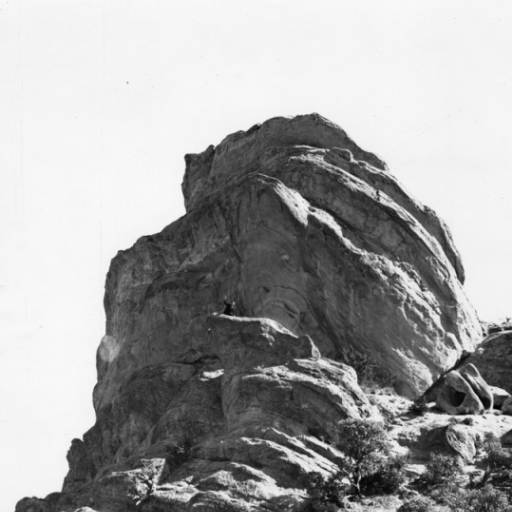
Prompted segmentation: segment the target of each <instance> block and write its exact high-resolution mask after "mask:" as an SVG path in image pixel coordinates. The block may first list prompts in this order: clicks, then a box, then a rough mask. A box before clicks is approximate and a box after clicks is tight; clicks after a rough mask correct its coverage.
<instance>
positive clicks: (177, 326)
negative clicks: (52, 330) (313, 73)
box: [20, 114, 481, 512]
mask: <svg viewBox="0 0 512 512" xmlns="http://www.w3.org/2000/svg"><path fill="white" fill-rule="evenodd" d="M186 162H187V169H186V172H185V178H184V182H183V191H184V195H185V203H186V206H187V214H186V215H185V216H184V217H182V218H181V219H179V220H177V221H176V222H174V223H173V224H171V225H170V226H168V227H167V228H165V229H164V230H163V231H162V232H160V233H158V234H156V235H153V236H147V237H143V238H141V239H140V240H138V241H137V242H136V243H135V245H134V246H133V247H132V248H130V249H128V250H126V251H121V252H120V253H118V255H117V256H116V258H114V260H113V261H112V264H111V267H110V270H109V273H108V276H107V283H106V291H105V310H106V316H107V328H106V335H105V336H104V338H103V340H102V342H101V344H100V347H99V349H98V354H97V368H98V383H97V385H96V387H95V390H94V397H93V399H94V406H95V410H96V415H97V421H96V424H95V425H94V426H93V427H92V429H90V430H89V431H88V432H87V433H86V434H85V435H84V437H83V439H82V440H74V441H73V443H72V446H71V449H70V451H69V454H68V460H69V463H70V471H69V474H68V476H67V477H66V480H65V483H64V488H63V493H62V494H61V495H60V496H59V497H58V500H59V505H58V506H59V507H60V508H59V510H66V511H68V510H69V511H71V510H75V508H76V507H78V506H91V507H93V508H95V509H98V510H100V511H102V512H103V511H107V512H110V511H114V512H117V511H121V510H123V511H125V510H132V509H136V510H147V511H157V510H171V511H172V510H179V511H186V510H205V511H206V510H230V511H241V510H261V507H262V506H265V507H266V510H270V511H271V510H279V511H281V510H283V508H286V507H291V508H293V507H294V506H295V505H296V504H299V503H300V502H301V501H302V500H303V499H304V496H305V494H304V480H305V478H307V475H308V474H310V473H311V472H320V473H323V474H326V475H327V474H329V473H332V472H333V471H335V470H336V467H337V464H338V463H339V461H340V460H341V459H340V457H341V456H342V454H340V453H339V452H337V451H336V450H334V449H333V448H332V446H331V444H330V443H335V442H336V441H340V440H338V439H337V438H336V431H337V429H336V426H337V424H338V422H339V421H341V420H343V419H344V418H347V417H377V416H378V414H377V413H376V411H375V410H374V409H373V407H372V406H371V405H370V404H369V402H368V399H367V398H366V396H365V394H364V393H363V392H362V391H361V389H360V388H359V386H358V383H357V377H356V372H355V371H354V369H353V368H352V367H351V366H349V365H352V366H354V367H355V368H356V369H357V370H358V372H359V376H360V377H361V378H362V379H363V380H365V381H366V380H372V381H376V382H378V383H380V384H386V385H394V386H395V387H396V388H397V389H398V390H400V391H401V392H402V393H404V394H406V395H408V396H418V395H419V394H421V393H422V392H423V391H425V389H427V388H428V387H429V386H430V385H431V384H432V382H433V381H434V380H436V379H437V377H438V376H439V375H440V374H442V373H443V372H444V371H445V370H447V369H449V368H451V367H452V366H453V364H454V363H455V361H456V360H457V359H458V358H459V356H460V354H461V353H462V351H463V350H471V349H472V348H473V347H474V345H475V343H476V342H477V341H479V338H480V335H481V328H480V324H479V321H478V319H477V317H476V314H475V312H474V310H473V308H472V307H471V305H470V304H469V302H468V301H467V299H466V297H465V295H464V292H463V290H462V283H463V280H464V271H463V267H462V264H461V262H460V258H459V255H458V253H457V251H456V249H455V247H454V245H453V242H452V239H451V237H450V234H449V232H448V230H447V229H446V227H445V225H444V224H443V223H442V222H441V221H440V220H439V219H438V218H437V216H436V215H435V214H434V213H433V212H432V211H431V210H430V209H428V208H426V207H424V206H423V205H420V204H419V203H417V202H416V201H414V200H413V199H412V198H411V197H410V196H408V195H407V194H406V193H405V191H404V190H403V189H402V187H401V186H400V185H399V183H398V182H397V181H396V179H395V178H394V177H393V176H392V175H391V174H390V173H389V172H388V171H387V169H386V167H385V165H384V164H383V162H382V161H381V160H380V159H379V158H378V157H376V156H375V155H373V154H371V153H368V152H366V151H364V150H362V149H361V148H359V147H358V146H357V145H356V144H355V143H354V142H353V141H351V140H350V139H349V138H348V136H347V135H346V133H345V132H344V131H343V130H341V129H340V128H339V127H337V126H336V125H334V124H333V123H330V122H329V121H327V120H325V119H324V118H322V117H321V116H318V115H316V114H313V115H308V116H298V117H295V118H292V119H287V118H275V119H271V120H269V121H267V122H265V123H263V124H262V125H261V126H255V127H253V128H251V129H250V130H249V131H247V132H238V133H236V134H233V135H230V136H228V137H227V138H226V139H224V141H223V142H221V144H220V145H219V146H217V147H213V146H210V147H209V148H208V149H207V150H206V151H205V152H203V153H201V154H198V155H188V156H187V158H186ZM225 297H227V298H228V299H229V300H236V303H237V315H238V316H237V317H225V316H223V315H216V314H215V313H216V312H218V310H219V309H220V308H221V305H222V302H223V299H224V298H225ZM45 503H47V502H45ZM48 506H49V505H48ZM21 507H22V508H20V512H28V509H27V508H23V506H21ZM52 507H53V505H52ZM53 508H55V507H53ZM53 508H50V509H49V510H50V512H54V510H53Z"/></svg>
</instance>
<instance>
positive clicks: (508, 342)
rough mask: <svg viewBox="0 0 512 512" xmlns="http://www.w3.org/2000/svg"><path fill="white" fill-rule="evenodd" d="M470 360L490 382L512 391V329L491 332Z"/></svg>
mask: <svg viewBox="0 0 512 512" xmlns="http://www.w3.org/2000/svg"><path fill="white" fill-rule="evenodd" d="M468 361H470V362H471V363H473V364H474V365H475V366H476V367H477V368H478V369H479V371H480V373H481V374H482V377H483V378H484V379H485V380H486V381H487V382H488V383H489V384H491V385H493V386H498V387H500V388H503V389H505V390H506V391H508V392H509V393H512V330H508V331H498V332H496V333H492V334H490V335H489V336H488V337H487V338H486V339H485V340H484V341H483V342H482V344H481V345H480V346H479V347H478V349H477V350H476V351H475V352H474V353H473V354H472V355H471V357H470V358H469V359H468Z"/></svg>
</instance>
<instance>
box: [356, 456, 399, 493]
mask: <svg viewBox="0 0 512 512" xmlns="http://www.w3.org/2000/svg"><path fill="white" fill-rule="evenodd" d="M404 481H405V476H404V461H403V460H402V459H399V458H396V459H391V460H389V461H385V462H382V463H381V464H380V465H379V466H378V467H377V469H376V471H374V472H373V473H370V474H367V475H364V476H363V477H362V478H361V482H360V490H361V493H362V494H366V495H371V494H392V493H394V492H396V491H397V490H398V489H399V488H400V487H401V486H402V484H403V483H404Z"/></svg>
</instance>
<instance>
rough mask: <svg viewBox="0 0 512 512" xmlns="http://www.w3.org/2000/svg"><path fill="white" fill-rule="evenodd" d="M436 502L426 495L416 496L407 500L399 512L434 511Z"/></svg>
mask: <svg viewBox="0 0 512 512" xmlns="http://www.w3.org/2000/svg"><path fill="white" fill-rule="evenodd" d="M434 509H435V503H434V502H433V501H432V500H431V499H430V498H427V497H426V496H415V497H414V498H411V499H409V500H407V501H405V502H404V503H403V504H402V505H401V507H400V508H399V509H398V510H397V512H432V510H434Z"/></svg>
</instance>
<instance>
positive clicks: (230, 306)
mask: <svg viewBox="0 0 512 512" xmlns="http://www.w3.org/2000/svg"><path fill="white" fill-rule="evenodd" d="M235 306H236V302H235V301H233V302H228V301H227V300H226V299H224V311H223V312H222V314H223V315H227V316H234V315H235Z"/></svg>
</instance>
